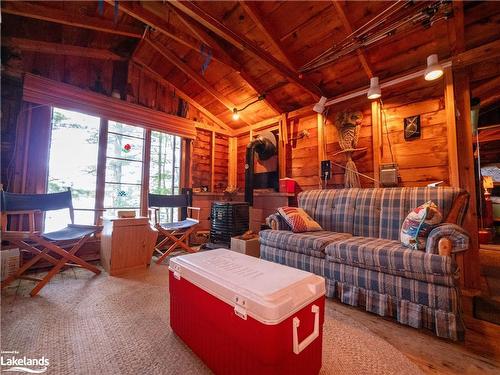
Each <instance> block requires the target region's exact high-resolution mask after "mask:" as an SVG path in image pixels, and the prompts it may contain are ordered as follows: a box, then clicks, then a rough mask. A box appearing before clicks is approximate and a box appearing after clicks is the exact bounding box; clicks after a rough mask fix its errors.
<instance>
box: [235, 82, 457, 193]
mask: <svg viewBox="0 0 500 375" xmlns="http://www.w3.org/2000/svg"><path fill="white" fill-rule="evenodd" d="M382 95H383V108H384V110H383V116H382V120H383V121H382V141H383V142H382V143H383V147H382V159H381V162H382V163H391V153H390V148H389V141H388V139H390V143H391V146H392V153H393V155H394V159H395V161H396V163H397V164H398V166H399V176H400V184H399V186H425V185H427V184H429V183H431V182H437V181H444V182H445V184H447V185H448V184H449V173H448V152H447V124H446V113H445V102H444V84H443V82H442V80H439V81H437V82H435V83H429V82H426V81H424V80H423V79H420V78H419V79H416V80H415V81H410V82H408V83H406V84H405V85H400V86H398V87H397V88H390V90H389V89H387V90H385V91H384V92H383V93H382ZM343 110H353V111H361V112H362V113H363V120H362V123H361V129H360V135H359V141H358V148H362V147H366V151H361V152H356V153H354V154H353V160H354V161H355V163H356V166H357V168H358V171H359V172H360V173H363V174H365V175H367V176H369V177H371V178H373V175H374V173H373V170H374V163H373V159H374V156H373V143H372V142H373V127H372V113H371V102H370V101H368V100H367V99H366V98H364V97H359V98H356V99H352V100H349V101H345V102H341V103H339V104H336V105H333V106H331V107H329V110H328V114H327V122H326V125H325V130H324V132H325V144H326V156H327V159H330V160H332V161H333V162H335V163H338V164H340V165H345V163H346V158H345V156H344V155H343V154H340V155H334V154H335V153H336V152H338V151H339V150H340V147H339V144H338V134H337V129H336V128H335V126H334V125H333V121H335V116H336V114H337V113H338V112H340V111H343ZM414 115H420V123H421V137H420V138H418V139H415V140H409V141H406V140H405V139H404V135H403V120H404V118H405V117H409V116H414ZM385 124H387V126H385ZM302 130H307V131H309V134H310V135H309V138H304V139H300V140H296V141H291V142H290V144H289V145H288V146H287V159H286V160H287V161H286V175H287V176H288V177H290V178H293V179H295V180H296V181H297V183H298V187H299V190H309V189H315V188H318V187H319V186H320V185H319V183H320V180H319V160H318V126H317V117H316V114H307V115H304V116H302V117H298V118H293V119H291V120H289V122H288V134H289V139H293V138H295V137H297V136H298V135H299V134H300V132H301V131H302ZM258 133H259V131H255V132H254V133H253V134H254V136H255V135H256V134H258ZM248 142H249V134H245V135H243V136H240V137H238V186H239V187H240V188H243V187H244V181H245V180H244V158H245V147H246V145H247V143H248ZM344 172H345V171H344V170H343V169H342V168H341V167H339V166H336V165H333V177H332V179H330V180H329V181H328V185H327V186H328V187H329V188H339V187H343V183H344ZM360 182H361V185H362V187H373V186H374V182H373V181H372V180H370V179H368V178H365V177H360Z"/></svg>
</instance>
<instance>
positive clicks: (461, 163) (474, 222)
mask: <svg viewBox="0 0 500 375" xmlns="http://www.w3.org/2000/svg"><path fill="white" fill-rule="evenodd" d="M454 89H455V90H454V91H455V103H456V110H457V117H456V126H457V148H458V149H459V150H460V153H459V154H458V173H459V181H460V187H462V188H463V189H464V190H466V191H467V192H469V194H470V199H469V208H468V210H467V214H466V216H465V218H464V223H463V226H464V228H465V229H466V230H467V231H468V232H469V235H470V246H469V250H468V251H467V252H465V253H464V255H463V256H464V261H463V267H464V274H463V283H464V285H465V287H467V288H471V289H479V288H480V274H479V272H480V270H479V239H478V216H477V215H478V214H477V205H476V197H477V191H476V175H475V171H474V164H475V160H474V156H473V137H472V126H471V116H470V88H469V77H468V74H467V72H466V71H465V70H458V71H456V72H454Z"/></svg>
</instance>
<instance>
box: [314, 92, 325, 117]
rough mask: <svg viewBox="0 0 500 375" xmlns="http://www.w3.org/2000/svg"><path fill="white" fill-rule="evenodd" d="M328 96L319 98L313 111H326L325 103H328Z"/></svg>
mask: <svg viewBox="0 0 500 375" xmlns="http://www.w3.org/2000/svg"><path fill="white" fill-rule="evenodd" d="M326 99H327V98H326V97H325V96H322V97H321V98H320V99H319V102H317V103H316V104H315V105H314V107H313V111H314V112H317V113H323V112H324V111H325V103H326Z"/></svg>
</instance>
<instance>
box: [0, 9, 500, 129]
mask: <svg viewBox="0 0 500 375" xmlns="http://www.w3.org/2000/svg"><path fill="white" fill-rule="evenodd" d="M393 4H394V2H370V1H366V2H360V1H356V2H344V1H340V2H333V1H273V2H272V1H266V2H247V1H240V2H236V1H196V2H167V1H156V2H153V1H143V2H138V1H135V2H126V1H120V2H118V5H116V3H115V1H114V0H106V1H92V2H52V1H50V2H49V1H44V2H18V1H15V2H14V1H3V2H2V13H4V14H3V15H2V21H3V22H2V45H4V46H17V47H19V48H20V49H22V50H28V51H30V50H35V49H36V50H37V51H38V52H39V53H61V54H73V55H78V54H87V56H88V55H91V56H96V57H97V58H102V59H104V60H109V59H112V60H113V59H116V60H120V59H122V60H134V61H135V62H136V63H138V64H140V65H144V66H147V67H148V68H150V69H152V70H154V71H155V72H157V73H158V74H159V75H161V76H162V77H164V79H165V80H167V81H169V82H170V83H171V84H172V85H174V86H175V87H177V88H178V89H180V90H182V91H183V92H185V93H186V94H188V95H189V96H190V97H191V98H192V99H194V100H195V101H197V102H198V103H199V104H200V105H202V106H203V107H205V108H206V109H207V110H208V111H210V112H211V113H212V114H214V115H215V116H217V117H218V118H219V119H220V120H222V121H223V122H224V123H226V124H228V125H229V126H231V127H232V128H235V129H236V128H240V127H243V126H246V125H248V124H254V123H257V122H259V121H262V120H265V119H267V118H270V117H274V116H276V115H278V114H280V113H283V112H289V111H293V110H296V109H298V108H301V107H304V106H307V105H310V104H313V103H315V102H316V101H317V99H318V98H319V96H321V95H324V96H327V97H334V96H337V95H340V94H342V93H346V92H349V91H352V90H357V89H362V88H366V87H367V86H368V84H369V77H371V76H378V77H380V79H381V80H383V79H384V78H389V77H393V76H396V75H398V74H401V73H404V72H407V71H411V70H412V69H417V68H418V69H421V68H423V67H424V66H425V60H426V57H427V56H428V55H430V54H431V53H437V54H438V55H439V58H440V59H446V58H448V57H450V56H451V53H452V50H453V48H454V40H453V38H450V35H452V34H453V33H452V31H450V27H451V26H450V24H451V22H450V21H449V19H450V18H451V17H453V16H452V14H451V13H447V16H448V20H447V19H439V20H437V21H436V22H434V23H433V24H432V25H431V26H429V25H428V26H427V27H424V26H423V25H422V24H421V23H417V24H412V25H411V27H407V28H406V29H404V30H402V31H400V30H399V29H398V31H397V32H396V33H395V34H394V35H390V36H387V37H384V38H382V39H381V40H380V41H378V42H376V43H373V44H371V45H369V46H367V47H364V48H360V49H358V50H356V51H352V52H351V53H349V54H347V55H345V56H342V57H340V58H338V59H337V60H335V61H334V62H332V63H329V64H327V65H324V66H322V67H321V68H318V69H315V70H313V71H308V72H305V73H300V68H301V67H303V65H304V64H306V63H308V62H309V61H311V60H312V59H314V58H315V57H317V56H318V55H320V54H321V53H323V52H324V51H326V50H327V49H329V48H330V47H332V46H334V45H336V44H340V43H342V41H344V40H345V38H346V37H347V36H348V35H350V34H351V33H352V32H353V31H355V30H357V29H358V28H360V27H362V26H363V25H365V24H366V23H367V22H371V20H373V19H374V17H378V16H379V15H380V14H381V13H382V12H384V11H385V10H386V9H387V8H388V7H390V6H391V5H393ZM416 4H417V5H415V3H406V7H404V8H402V9H401V11H400V12H399V13H397V14H396V15H395V17H394V19H399V20H403V19H405V17H406V16H408V15H409V14H413V13H415V9H416V8H412V7H417V6H418V7H424V6H425V5H429V4H430V2H417V3H416ZM445 7H448V8H449V10H452V9H453V8H457V7H456V6H455V7H452V6H451V5H450V4H444V5H443V9H445ZM458 9H462V8H458ZM455 11H456V10H455ZM463 13H464V27H465V33H464V34H465V46H466V49H470V48H474V47H477V46H479V45H481V44H484V43H487V42H491V41H494V40H496V39H498V38H499V30H500V27H499V21H500V7H499V6H498V4H497V3H495V2H470V3H469V2H468V3H465V4H464V6H463ZM440 18H441V17H440ZM386 22H387V21H386ZM207 63H208V64H207ZM204 68H205V69H204ZM262 93H266V95H267V96H266V99H265V100H264V101H259V102H257V103H255V104H253V105H252V106H250V107H249V108H247V109H246V110H245V111H243V112H242V113H241V118H240V120H238V121H234V120H232V118H231V111H232V109H233V108H234V107H237V108H242V107H244V106H245V105H246V104H248V103H250V102H252V101H254V100H255V99H256V98H257V97H258V95H259V94H262Z"/></svg>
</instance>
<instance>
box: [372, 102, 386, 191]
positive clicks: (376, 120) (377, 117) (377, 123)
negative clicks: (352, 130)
mask: <svg viewBox="0 0 500 375" xmlns="http://www.w3.org/2000/svg"><path fill="white" fill-rule="evenodd" d="M372 145H373V178H374V180H375V181H374V182H373V184H374V187H380V163H381V162H382V149H383V145H384V142H383V140H382V112H381V109H380V103H379V102H378V100H374V101H373V102H372Z"/></svg>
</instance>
